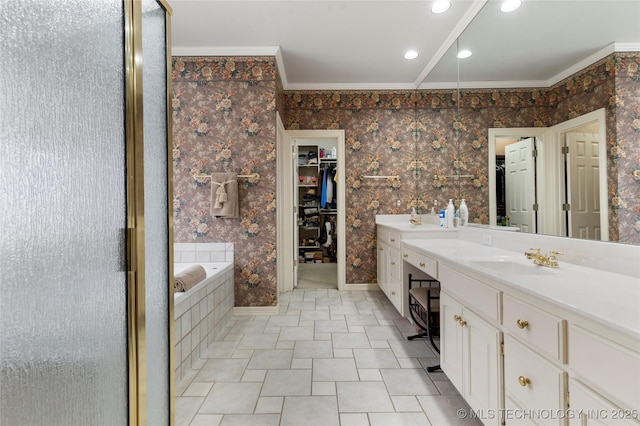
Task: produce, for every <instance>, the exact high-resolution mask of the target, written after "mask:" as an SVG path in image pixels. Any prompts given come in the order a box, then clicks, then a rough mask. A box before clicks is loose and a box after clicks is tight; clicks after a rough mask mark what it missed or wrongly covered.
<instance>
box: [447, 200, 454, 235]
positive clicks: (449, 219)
mask: <svg viewBox="0 0 640 426" xmlns="http://www.w3.org/2000/svg"><path fill="white" fill-rule="evenodd" d="M455 213H456V208H455V207H454V206H453V199H452V198H449V204H448V205H447V212H446V215H445V218H446V227H447V228H453V216H454V215H455Z"/></svg>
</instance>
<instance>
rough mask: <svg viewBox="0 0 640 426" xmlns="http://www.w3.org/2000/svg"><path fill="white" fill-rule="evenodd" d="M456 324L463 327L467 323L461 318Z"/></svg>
mask: <svg viewBox="0 0 640 426" xmlns="http://www.w3.org/2000/svg"><path fill="white" fill-rule="evenodd" d="M458 324H460V327H464V326H465V325H467V322H466V321H465V320H462V319H461V320H460V321H458Z"/></svg>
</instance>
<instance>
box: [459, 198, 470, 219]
mask: <svg viewBox="0 0 640 426" xmlns="http://www.w3.org/2000/svg"><path fill="white" fill-rule="evenodd" d="M468 222H469V208H468V207H467V203H465V201H464V198H463V199H462V201H461V202H460V226H465V225H466V224H467V223H468Z"/></svg>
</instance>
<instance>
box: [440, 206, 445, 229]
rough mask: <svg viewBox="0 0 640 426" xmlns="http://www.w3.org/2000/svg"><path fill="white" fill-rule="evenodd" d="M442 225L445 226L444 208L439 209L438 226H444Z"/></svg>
mask: <svg viewBox="0 0 640 426" xmlns="http://www.w3.org/2000/svg"><path fill="white" fill-rule="evenodd" d="M444 226H445V221H444V209H440V228H444Z"/></svg>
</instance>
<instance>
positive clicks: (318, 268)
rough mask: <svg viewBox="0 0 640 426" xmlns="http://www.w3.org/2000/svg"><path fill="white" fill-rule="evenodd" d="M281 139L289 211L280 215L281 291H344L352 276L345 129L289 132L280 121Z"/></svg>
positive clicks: (282, 188) (282, 187)
mask: <svg viewBox="0 0 640 426" xmlns="http://www.w3.org/2000/svg"><path fill="white" fill-rule="evenodd" d="M277 139H278V151H279V153H281V154H282V155H279V156H278V176H279V179H278V200H279V206H282V210H281V211H284V212H285V214H282V215H279V218H278V225H279V226H278V242H279V247H281V249H280V250H279V253H278V277H279V280H278V292H279V293H284V292H287V291H292V290H293V289H294V288H296V287H300V288H337V289H340V290H342V289H344V285H345V281H346V270H345V259H346V256H345V249H346V244H345V208H344V205H345V204H344V203H345V174H344V172H343V171H344V167H345V159H344V153H345V137H344V130H289V131H287V130H285V129H284V127H283V126H281V123H279V125H278V138H277ZM334 148H335V149H334ZM327 183H330V184H331V185H332V186H331V191H332V192H334V193H333V195H332V196H331V197H329V198H330V200H328V201H326V198H324V197H326V195H325V192H324V189H325V185H326V184H327ZM326 187H327V188H328V186H326ZM286 212H290V213H286ZM325 232H326V234H327V237H326V238H327V239H326V240H323V239H322V234H323V233H325ZM329 238H330V240H329Z"/></svg>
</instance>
